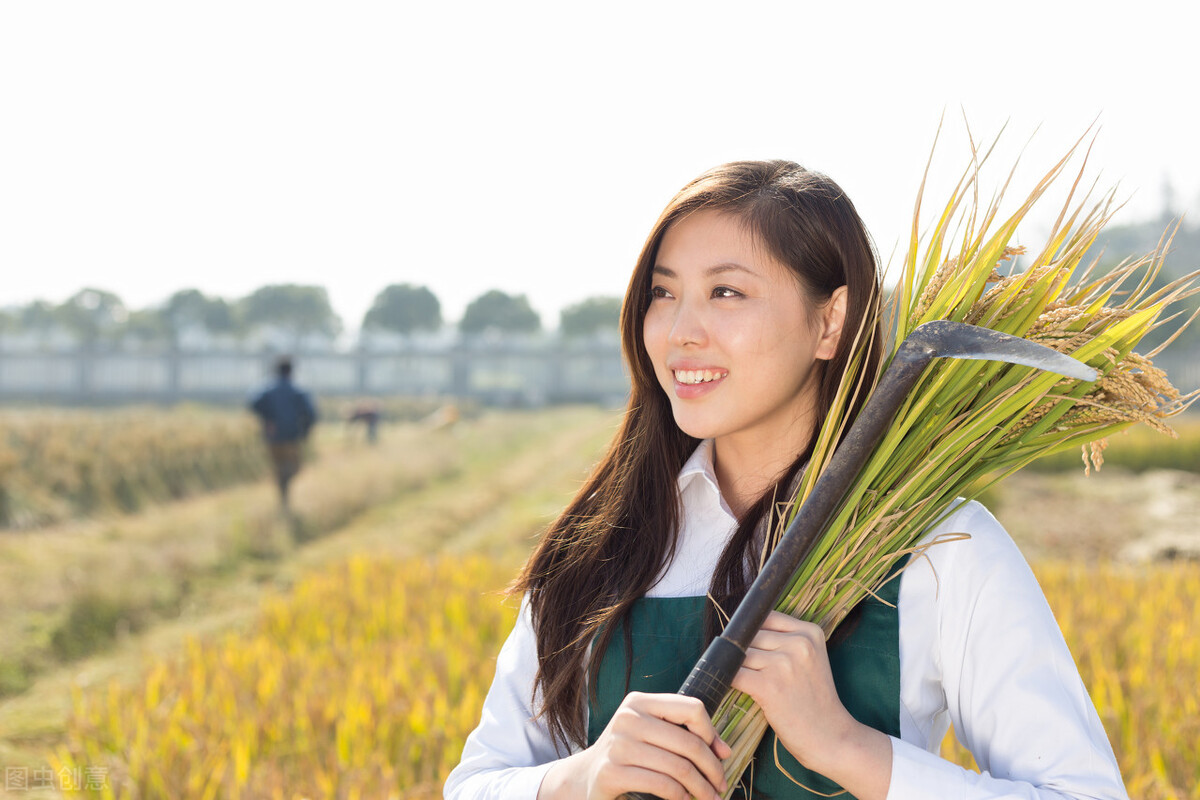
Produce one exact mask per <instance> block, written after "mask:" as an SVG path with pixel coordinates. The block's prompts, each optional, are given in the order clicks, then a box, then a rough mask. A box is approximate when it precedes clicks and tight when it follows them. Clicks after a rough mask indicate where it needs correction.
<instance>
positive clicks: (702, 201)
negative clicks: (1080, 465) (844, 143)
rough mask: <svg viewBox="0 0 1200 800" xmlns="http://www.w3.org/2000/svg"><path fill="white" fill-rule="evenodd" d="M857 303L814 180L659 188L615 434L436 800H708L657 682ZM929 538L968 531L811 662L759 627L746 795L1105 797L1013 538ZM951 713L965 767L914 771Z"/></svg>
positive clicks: (811, 651) (757, 546) (829, 386)
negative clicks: (661, 194) (972, 761)
mask: <svg viewBox="0 0 1200 800" xmlns="http://www.w3.org/2000/svg"><path fill="white" fill-rule="evenodd" d="M877 297H878V277H877V266H876V261H875V258H874V253H873V250H872V248H871V245H870V241H869V239H868V237H867V234H866V231H865V229H864V228H863V225H862V222H861V220H860V219H859V218H858V215H857V213H856V212H855V210H854V207H853V205H852V204H851V203H850V201H849V200H848V199H847V198H846V196H845V195H844V193H843V192H842V191H841V190H840V189H839V188H838V187H837V185H836V184H834V183H833V182H832V181H830V180H829V179H828V178H825V177H824V176H821V175H818V174H815V173H812V172H809V171H807V170H804V169H803V168H802V167H800V166H798V165H796V164H792V163H789V162H782V161H771V162H738V163H732V164H727V165H724V166H721V167H718V168H716V169H714V170H711V171H709V172H708V173H705V174H704V175H702V176H700V177H699V178H698V179H696V180H695V181H693V182H692V183H690V184H689V185H688V186H686V187H684V189H683V190H681V191H680V193H679V194H678V195H676V197H675V198H674V199H673V200H672V201H671V203H670V204H669V205H668V206H667V208H666V210H665V211H664V212H663V214H662V216H661V217H660V218H659V220H658V222H657V224H656V225H655V226H654V229H653V230H652V231H651V233H650V236H649V238H648V240H647V242H646V245H645V247H644V249H643V251H642V254H641V256H640V258H639V259H638V263H637V266H636V268H635V270H634V274H633V277H632V279H631V281H630V284H629V290H628V292H627V294H626V297H625V304H624V311H623V314H622V322H621V324H622V340H623V346H624V351H625V354H626V359H627V361H628V363H629V365H630V372H631V377H632V387H633V388H632V394H631V398H630V404H629V409H628V411H627V413H626V415H625V419H624V422H623V425H622V427H621V429H620V431H619V432H618V433H617V436H616V437H615V439H614V441H613V444H612V446H611V448H610V451H609V452H608V454H607V455H606V456H605V458H604V459H603V460H602V462H601V463H600V464H599V466H598V467H597V468H596V470H595V472H594V474H593V475H592V476H591V478H590V479H589V480H588V481H587V483H586V485H585V486H584V487H583V489H582V490H581V491H580V493H579V494H578V495H577V496H576V497H575V499H574V500H573V501H572V502H571V504H570V505H569V506H568V508H567V509H566V511H565V512H564V513H563V514H562V516H561V517H559V519H558V520H557V521H556V522H555V523H554V524H553V525H552V526H551V528H550V530H549V531H548V532H547V534H546V535H545V537H544V538H543V539H542V541H541V543H540V544H539V546H538V547H537V549H536V551H535V552H534V553H533V555H532V556H531V558H530V560H529V563H528V564H527V565H526V568H525V570H524V572H523V573H522V575H521V576H520V578H519V579H518V581H517V583H516V589H517V590H518V591H521V592H523V593H524V597H525V599H524V602H523V603H522V608H521V613H520V616H519V619H518V622H517V625H516V627H515V628H514V631H513V633H512V635H511V636H510V638H509V640H508V641H507V642H506V644H505V646H504V648H503V650H502V651H501V654H500V657H499V659H498V662H497V669H496V678H495V681H494V683H493V686H492V689H491V691H490V692H489V694H488V698H487V700H486V701H485V704H484V709H483V717H482V720H481V722H480V725H479V727H478V728H477V729H476V730H475V732H474V733H472V735H471V737H470V738H469V739H468V741H467V744H466V747H465V748H464V752H463V760H462V763H460V764H459V766H458V767H457V768H456V769H455V770H454V772H453V773H452V774H451V775H450V777H449V779H448V780H447V783H446V796H447V797H448V798H482V797H504V798H525V797H527V798H534V797H538V798H542V800H548V799H549V798H559V797H563V798H567V797H570V798H575V797H587V798H610V797H616V796H618V795H620V794H622V793H624V792H630V791H641V792H648V793H653V794H656V795H658V796H660V797H662V798H667V799H668V800H671V799H673V798H687V797H698V798H706V799H707V798H710V797H717V796H720V794H721V793H723V792H725V790H726V789H727V787H726V786H725V782H724V778H723V775H722V769H721V764H720V759H722V758H724V757H726V756H727V755H728V754H729V748H728V746H727V745H726V744H725V743H724V742H722V741H721V740H720V738H719V737H718V736H717V733H716V731H715V730H714V729H713V727H712V725H711V723H710V722H709V719H708V717H707V715H706V714H705V713H704V710H703V708H702V707H701V706H700V703H699V701H696V700H694V699H691V698H686V697H681V696H679V695H675V694H673V692H674V691H675V690H676V689H677V688H678V686H679V685H680V683H681V682H682V680H683V678H684V677H685V676H686V675H687V673H688V671H689V670H690V668H691V667H692V665H693V664H694V663H695V660H696V658H697V657H698V655H699V654H700V652H701V651H702V649H703V647H704V645H705V644H706V643H707V641H708V640H709V639H710V638H711V636H712V635H713V634H714V633H715V632H716V631H717V630H718V629H719V613H718V609H724V610H731V609H732V608H733V607H735V606H736V604H737V602H738V600H739V599H740V598H741V596H742V595H744V593H745V590H746V588H747V586H748V585H749V582H750V580H752V579H753V576H754V574H755V568H756V566H757V565H758V564H759V563H761V559H762V558H763V549H764V542H765V541H766V538H767V537H766V535H765V534H766V532H767V531H769V530H770V529H771V527H772V526H773V525H774V524H775V523H776V521H777V520H776V514H777V513H778V512H777V510H776V507H775V504H774V502H773V501H774V500H775V499H776V498H777V497H785V496H788V495H789V493H790V492H791V490H792V487H793V486H794V485H795V481H796V479H797V477H798V476H799V474H800V472H801V470H802V469H803V466H804V464H805V462H806V461H807V459H808V455H809V453H810V451H811V446H812V442H813V439H814V435H815V431H816V430H817V428H818V427H819V425H820V421H821V420H822V419H823V418H824V416H825V414H826V413H827V411H828V409H829V408H830V405H831V402H832V397H833V394H834V392H835V391H836V388H837V386H838V383H839V381H840V379H841V377H842V373H843V372H844V370H845V369H846V364H847V363H848V360H849V356H850V353H851V348H852V346H853V343H854V341H853V340H854V338H855V334H856V332H858V331H860V330H862V331H864V332H865V335H867V336H873V337H875V340H876V343H877V344H878V341H879V339H880V337H881V333H880V330H879V324H878V319H877V304H876V298H877ZM871 352H873V353H875V354H878V353H879V352H880V347H879V346H875V347H873V348H872V349H871ZM877 357H878V356H877V355H876V358H877ZM866 368H867V369H869V370H876V369H877V368H878V363H877V361H873V362H872V363H870V364H868V365H867V367H866ZM947 531H957V532H966V533H969V534H970V535H971V538H970V539H968V540H965V541H960V542H954V543H947V544H943V545H939V546H937V547H933V548H931V549H930V550H929V551H928V557H927V558H922V559H919V560H916V561H914V562H913V563H912V564H910V565H909V566H908V568H907V569H905V570H904V572H903V573H901V575H900V578H899V580H894V581H890V582H889V583H888V584H887V585H886V586H885V589H884V590H883V592H881V596H880V597H879V598H878V599H874V598H873V599H871V600H868V601H866V602H864V603H862V604H861V605H860V607H859V608H858V609H856V611H855V612H854V614H852V616H851V617H850V618H849V619H848V620H847V621H846V622H845V623H843V625H842V626H841V628H839V630H838V632H837V633H836V634H835V636H834V637H833V640H832V641H831V642H830V643H829V644H828V646H827V644H826V642H825V640H824V637H823V635H822V632H821V630H820V629H819V628H817V627H816V626H814V625H810V624H808V623H803V622H800V621H797V620H794V619H792V618H790V617H787V616H785V615H782V614H772V615H771V616H770V617H769V618H768V621H767V624H766V626H765V628H764V630H763V631H761V632H760V633H759V635H758V636H757V637H756V638H755V640H754V642H753V645H752V647H751V648H750V650H749V652H748V654H747V658H746V663H745V666H744V667H743V668H742V669H741V670H740V671H739V673H738V675H737V677H736V678H735V681H734V684H733V685H734V688H736V689H739V690H741V691H743V692H746V693H747V694H749V695H750V696H751V697H753V698H754V699H755V701H756V702H757V703H758V704H759V705H760V706H761V707H762V708H763V711H764V713H765V716H766V719H767V721H768V722H769V723H770V725H771V731H768V734H767V736H766V737H765V738H764V740H763V744H762V746H761V747H760V748H759V750H758V752H757V754H756V758H755V763H754V765H753V766H752V776H751V779H750V780H749V781H747V783H750V784H751V790H752V791H751V794H752V796H753V797H755V798H760V797H777V798H784V797H787V798H791V797H797V798H800V797H817V796H827V795H829V794H831V793H833V792H839V791H841V790H842V789H845V790H846V791H847V792H848V793H849V794H851V795H853V796H854V797H858V798H861V800H871V799H873V798H880V799H882V798H885V797H890V798H901V797H914V798H916V797H941V796H946V797H950V796H953V797H972V798H973V797H981V798H982V797H1000V796H1004V797H1064V796H1074V797H1125V791H1124V788H1123V786H1122V783H1121V777H1120V773H1119V771H1118V769H1117V766H1116V763H1115V759H1114V757H1113V754H1112V750H1111V748H1110V746H1109V744H1108V741H1107V738H1106V737H1105V734H1104V730H1103V728H1102V727H1101V725H1100V722H1099V720H1098V718H1097V715H1096V712H1095V710H1094V708H1093V707H1092V704H1091V702H1090V700H1089V699H1088V697H1087V693H1086V690H1085V689H1084V687H1083V685H1082V681H1080V679H1079V677H1078V672H1077V670H1076V668H1075V665H1074V663H1073V661H1072V660H1071V656H1070V653H1069V652H1068V651H1067V648H1066V645H1065V644H1064V642H1063V640H1062V635H1061V633H1060V632H1059V630H1058V627H1057V625H1056V624H1055V622H1054V618H1053V616H1052V615H1051V613H1050V610H1049V608H1048V607H1047V605H1046V602H1045V600H1044V598H1043V597H1042V594H1041V591H1040V589H1039V588H1038V586H1037V583H1036V581H1035V580H1034V578H1033V576H1032V574H1031V573H1030V571H1029V568H1028V566H1027V565H1026V564H1025V562H1024V561H1023V560H1022V558H1021V556H1020V554H1019V553H1018V552H1017V550H1016V548H1015V546H1014V545H1013V544H1012V542H1011V540H1010V539H1009V538H1008V536H1007V535H1006V534H1005V533H1004V531H1003V529H1002V528H1000V526H999V525H998V524H997V523H996V521H995V520H994V519H993V518H992V517H991V516H990V515H989V514H988V513H987V511H986V510H985V509H983V507H982V506H980V505H979V504H977V503H968V504H964V505H962V506H960V507H959V508H958V509H956V510H955V512H954V513H953V514H951V515H950V517H949V518H948V519H946V520H945V521H944V522H943V523H942V524H940V525H939V526H938V527H937V528H935V529H934V530H933V531H931V532H930V534H929V536H930V537H933V536H936V535H938V534H940V533H943V532H947ZM951 722H953V724H954V726H955V729H956V731H957V732H958V735H959V737H960V738H961V739H962V740H963V741H964V743H965V744H966V745H967V746H968V747H969V748H970V749H971V751H972V752H973V753H974V755H975V758H976V760H977V762H978V763H979V764H980V766H981V768H982V769H983V770H984V774H983V775H979V774H976V773H972V772H968V771H965V770H962V769H961V768H959V767H957V766H955V765H953V764H950V763H949V762H946V761H943V760H942V759H940V758H939V757H938V756H937V755H936V753H937V750H938V746H939V744H940V742H941V739H942V736H943V735H944V734H945V731H946V729H947V726H948V725H949V724H950V723H951ZM748 775H750V773H748Z"/></svg>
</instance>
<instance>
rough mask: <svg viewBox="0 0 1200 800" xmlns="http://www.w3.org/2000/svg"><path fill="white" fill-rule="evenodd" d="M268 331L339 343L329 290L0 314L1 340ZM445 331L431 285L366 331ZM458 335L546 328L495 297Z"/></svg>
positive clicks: (77, 298) (395, 290) (75, 304)
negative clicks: (8, 336) (10, 336)
mask: <svg viewBox="0 0 1200 800" xmlns="http://www.w3.org/2000/svg"><path fill="white" fill-rule="evenodd" d="M620 313H621V301H620V299H619V298H616V297H592V298H588V299H586V300H584V301H582V302H580V303H577V304H575V305H573V306H570V307H568V308H565V309H563V310H562V312H561V315H560V318H559V333H560V334H561V335H563V336H572V337H573V336H587V335H590V334H593V333H595V332H596V331H599V330H603V329H613V330H615V329H616V327H617V325H618V320H619V318H620ZM263 327H270V328H273V329H275V330H280V331H285V332H287V333H288V334H289V335H291V336H294V337H309V336H313V335H316V336H324V337H329V338H333V337H336V336H337V335H338V334H339V333H341V331H342V321H341V319H340V318H339V317H338V315H337V314H336V313H334V310H333V307H332V306H331V305H330V302H329V294H328V292H326V290H325V289H324V288H322V287H320V286H301V285H296V284H279V285H271V286H263V287H261V288H259V289H256V290H255V291H254V292H252V293H250V294H249V295H247V296H246V297H243V298H240V299H237V300H233V301H230V300H226V299H224V298H221V297H211V296H208V295H205V294H204V293H203V292H201V291H199V290H198V289H183V290H181V291H178V292H176V293H175V294H173V295H171V296H170V297H169V298H168V299H167V300H166V301H165V302H164V303H162V304H161V305H158V306H154V307H151V308H146V309H136V310H134V309H129V308H126V306H125V304H124V303H123V302H122V301H121V298H120V297H118V296H117V295H115V294H113V293H112V292H108V291H104V290H101V289H82V290H80V291H79V292H77V293H75V294H74V295H72V296H71V297H70V298H68V299H67V300H66V301H65V302H63V303H62V304H60V305H55V304H53V303H48V302H46V301H44V300H38V301H35V302H32V303H29V304H28V305H24V306H16V307H11V308H8V309H3V310H0V334H2V333H5V332H26V333H33V334H37V333H46V332H48V331H51V330H61V331H63V332H65V333H67V334H70V335H72V336H73V337H76V338H78V339H79V340H81V341H103V340H113V339H129V338H132V339H136V340H140V341H145V342H171V341H176V342H177V341H179V340H180V338H181V336H182V335H184V333H185V332H189V331H201V332H203V333H204V334H207V335H210V336H218V337H219V336H231V337H241V336H244V335H246V334H247V333H249V332H250V331H253V330H255V329H256V328H263ZM443 327H445V321H444V320H443V318H442V307H441V302H440V301H439V300H438V298H437V296H436V295H435V294H434V293H433V292H432V291H430V290H429V289H428V288H427V287H425V286H415V285H413V284H408V283H402V284H393V285H391V286H388V287H387V288H385V289H383V290H382V291H381V292H379V294H377V295H376V296H375V300H374V303H373V304H372V305H371V308H370V309H369V310H368V311H367V313H366V315H365V316H364V317H363V320H362V326H361V329H362V331H364V332H376V331H386V332H392V333H399V334H413V333H417V332H421V331H430V332H433V331H439V330H442V329H443ZM457 328H458V330H459V331H460V332H462V333H464V334H479V333H483V332H486V331H489V330H496V331H502V332H508V333H535V332H537V331H539V330H541V329H542V321H541V318H540V317H539V316H538V314H537V312H536V311H534V310H533V308H532V307H531V306H530V305H529V300H528V299H527V298H526V297H525V295H510V294H507V293H505V292H501V291H498V290H492V291H489V292H485V293H484V294H482V295H480V296H479V297H477V298H475V299H474V300H473V301H471V303H470V304H469V305H468V306H467V308H466V311H465V313H464V314H463V316H462V319H461V320H459V322H458V325H457Z"/></svg>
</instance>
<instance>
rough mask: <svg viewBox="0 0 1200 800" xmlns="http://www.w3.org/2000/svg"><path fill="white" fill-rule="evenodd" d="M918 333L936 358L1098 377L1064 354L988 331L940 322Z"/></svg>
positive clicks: (1082, 377) (1084, 378) (1078, 377)
mask: <svg viewBox="0 0 1200 800" xmlns="http://www.w3.org/2000/svg"><path fill="white" fill-rule="evenodd" d="M918 334H920V337H919V338H920V340H921V342H922V343H923V344H925V345H927V346H929V347H930V348H932V349H933V351H934V352H933V355H934V356H936V357H939V358H967V359H977V360H983V361H1005V362H1008V363H1009V364H1021V365H1023V366H1026V367H1035V368H1037V369H1043V370H1046V371H1047V372H1055V373H1058V374H1059V375H1065V376H1066V377H1068V378H1075V379H1076V380H1081V381H1094V380H1096V379H1097V378H1098V377H1099V374H1098V373H1097V372H1096V370H1094V369H1092V368H1091V367H1089V366H1088V365H1087V364H1084V363H1083V362H1082V361H1079V360H1078V359H1074V358H1072V357H1071V356H1069V355H1067V354H1065V353H1060V352H1058V351H1057V350H1054V349H1052V348H1050V347H1047V346H1045V345H1042V344H1038V343H1037V342H1031V341H1029V340H1028V339H1022V338H1020V337H1019V336H1012V335H1010V334H1007V333H1001V332H1000V331H994V330H991V329H989V328H980V327H978V326H976V325H966V324H964V323H962V322H953V321H951V320H947V319H940V320H934V321H933V322H926V323H925V324H924V325H921V326H919V327H918V328H917V329H916V330H915V331H913V337H917V336H918Z"/></svg>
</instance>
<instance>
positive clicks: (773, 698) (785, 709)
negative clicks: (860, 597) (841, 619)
mask: <svg viewBox="0 0 1200 800" xmlns="http://www.w3.org/2000/svg"><path fill="white" fill-rule="evenodd" d="M733 688H735V689H737V690H738V691H741V692H744V693H746V694H748V695H750V697H752V698H754V702H756V703H758V705H759V706H761V707H762V710H763V714H764V716H766V718H767V723H768V724H770V726H771V727H772V728H773V729H774V730H775V735H776V736H778V737H779V741H780V742H781V743H782V744H783V746H784V747H786V748H787V750H788V752H789V753H791V754H792V755H793V756H795V757H796V759H797V760H798V761H800V763H802V764H804V765H805V766H806V767H808V768H809V769H811V770H814V771H816V772H819V773H821V774H822V775H825V776H826V777H827V778H830V779H831V780H834V781H836V782H838V783H839V784H841V786H842V787H843V788H845V789H846V790H847V791H849V792H850V793H851V794H853V795H854V796H856V797H859V798H861V799H862V800H868V799H869V798H875V797H878V798H883V797H885V796H886V795H887V789H888V784H889V783H890V782H891V773H892V744H891V740H890V739H889V738H888V737H887V735H886V734H884V733H881V732H880V731H877V730H875V729H873V728H870V727H868V726H866V725H863V724H862V723H860V722H859V721H858V720H856V719H854V717H852V716H851V715H850V712H849V711H847V710H846V707H845V706H844V705H842V701H841V699H839V698H838V695H837V688H836V687H835V686H834V683H833V672H832V671H831V670H830V667H829V653H828V652H827V651H826V649H825V633H824V631H822V630H821V628H820V626H817V625H814V624H812V623H811V622H802V621H800V620H798V619H795V618H794V617H790V616H788V615H787V614H781V613H780V612H778V611H772V612H771V614H770V615H769V616H768V617H767V620H766V622H765V623H764V624H763V628H762V630H761V631H759V632H758V634H757V635H756V636H755V637H754V640H753V641H752V642H751V643H750V647H749V648H748V649H747V650H746V661H745V663H744V664H743V665H742V668H741V669H740V670H738V673H737V675H736V676H735V677H734V679H733Z"/></svg>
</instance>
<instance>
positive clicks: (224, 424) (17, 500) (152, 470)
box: [0, 407, 267, 530]
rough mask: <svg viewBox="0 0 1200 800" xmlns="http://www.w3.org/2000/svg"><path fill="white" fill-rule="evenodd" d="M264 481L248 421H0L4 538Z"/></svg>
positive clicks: (152, 414)
mask: <svg viewBox="0 0 1200 800" xmlns="http://www.w3.org/2000/svg"><path fill="white" fill-rule="evenodd" d="M266 473H267V462H266V458H265V457H264V454H263V452H262V445H261V442H260V441H259V431H258V426H257V424H256V423H255V422H254V420H253V418H252V417H251V416H250V415H249V414H246V413H231V412H229V411H215V410H210V409H204V408H200V407H194V408H191V407H189V408H180V409H161V408H149V407H147V408H121V409H113V410H106V411H82V410H72V409H57V410H54V409H29V410H21V411H14V410H4V411H2V412H0V530H3V529H5V528H21V529H28V528H35V527H39V526H43V525H49V524H53V523H58V522H63V521H64V520H70V519H75V518H80V517H88V516H93V515H97V514H107V513H129V512H133V511H138V510H140V509H142V508H145V507H148V506H150V505H153V504H155V503H163V502H167V501H171V500H178V499H180V498H183V497H188V496H191V495H196V494H200V493H203V492H208V491H213V490H215V489H220V488H223V487H226V486H231V485H233V484H236V483H243V482H246V481H252V480H256V479H258V478H260V477H262V476H264V475H266Z"/></svg>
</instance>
